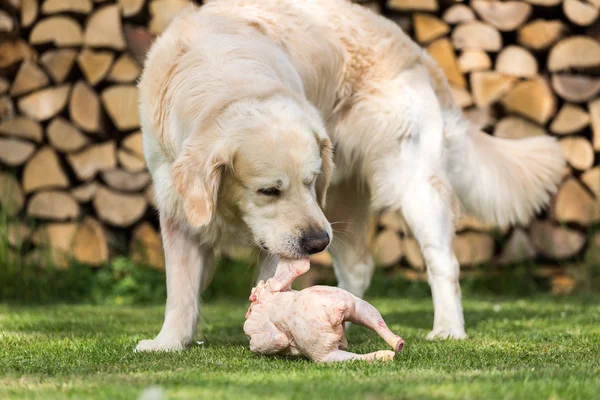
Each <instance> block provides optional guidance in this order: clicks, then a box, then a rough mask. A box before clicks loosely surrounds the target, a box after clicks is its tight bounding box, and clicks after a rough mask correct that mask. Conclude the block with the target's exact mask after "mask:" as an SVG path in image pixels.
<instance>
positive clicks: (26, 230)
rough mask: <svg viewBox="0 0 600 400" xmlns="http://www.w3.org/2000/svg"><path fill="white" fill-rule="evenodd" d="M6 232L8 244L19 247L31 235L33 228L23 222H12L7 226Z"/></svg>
mask: <svg viewBox="0 0 600 400" xmlns="http://www.w3.org/2000/svg"><path fill="white" fill-rule="evenodd" d="M6 233H7V239H8V244H9V245H10V246H12V247H16V248H17V249H19V248H21V247H23V244H24V243H26V242H27V241H28V240H29V238H30V237H31V228H30V227H29V226H27V225H25V224H24V223H22V222H12V223H9V224H8V226H7V227H6Z"/></svg>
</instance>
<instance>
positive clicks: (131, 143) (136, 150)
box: [121, 131, 144, 158]
mask: <svg viewBox="0 0 600 400" xmlns="http://www.w3.org/2000/svg"><path fill="white" fill-rule="evenodd" d="M121 146H122V147H123V148H124V149H126V150H128V151H129V152H131V153H133V154H134V155H136V156H138V157H140V158H144V147H143V144H142V132H140V131H137V132H134V133H132V134H131V135H129V136H127V137H126V138H125V139H123V142H122V143H121Z"/></svg>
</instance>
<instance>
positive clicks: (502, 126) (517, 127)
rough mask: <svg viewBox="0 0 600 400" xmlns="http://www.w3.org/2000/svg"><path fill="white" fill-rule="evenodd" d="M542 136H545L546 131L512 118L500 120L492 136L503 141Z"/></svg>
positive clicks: (517, 118)
mask: <svg viewBox="0 0 600 400" xmlns="http://www.w3.org/2000/svg"><path fill="white" fill-rule="evenodd" d="M544 135H546V131H545V130H544V128H542V127H541V126H539V125H537V124H534V123H532V122H529V121H527V120H526V119H523V118H521V117H514V116H511V117H505V118H502V119H501V120H500V121H498V123H497V124H496V127H495V128H494V136H497V137H501V138H504V139H523V138H527V137H534V136H544Z"/></svg>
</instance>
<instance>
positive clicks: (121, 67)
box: [108, 53, 141, 83]
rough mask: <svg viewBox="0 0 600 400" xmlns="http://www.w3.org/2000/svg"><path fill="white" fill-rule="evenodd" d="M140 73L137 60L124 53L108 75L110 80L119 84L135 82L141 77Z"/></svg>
mask: <svg viewBox="0 0 600 400" xmlns="http://www.w3.org/2000/svg"><path fill="white" fill-rule="evenodd" d="M140 72H141V71H140V67H139V66H138V64H137V63H136V62H135V60H134V59H133V58H131V56H130V55H129V54H127V53H123V54H122V55H121V57H119V58H118V59H117V61H115V63H114V65H113V67H112V69H111V70H110V72H109V74H108V80H109V81H111V82H118V83H130V82H134V81H135V80H136V79H137V78H138V77H139V76H140Z"/></svg>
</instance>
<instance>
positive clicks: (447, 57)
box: [427, 38, 467, 88]
mask: <svg viewBox="0 0 600 400" xmlns="http://www.w3.org/2000/svg"><path fill="white" fill-rule="evenodd" d="M427 52H428V53H429V54H430V55H431V57H433V58H434V59H435V61H436V62H437V63H438V65H439V66H440V68H441V69H442V71H444V74H445V75H446V78H447V79H448V81H449V82H450V83H452V84H454V85H456V86H458V87H461V88H464V87H466V84H467V83H466V81H465V77H464V76H463V74H462V73H461V72H460V70H459V68H458V63H457V61H456V56H455V55H454V50H453V49H452V46H451V45H450V41H449V40H448V39H446V38H444V39H438V40H436V41H435V42H433V43H431V44H430V45H429V46H428V47H427Z"/></svg>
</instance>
